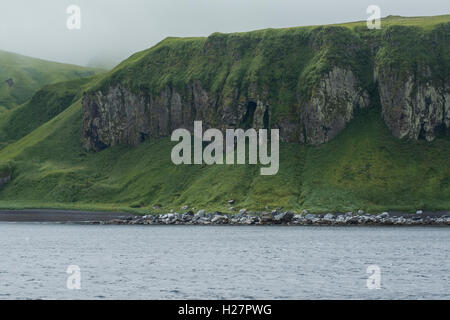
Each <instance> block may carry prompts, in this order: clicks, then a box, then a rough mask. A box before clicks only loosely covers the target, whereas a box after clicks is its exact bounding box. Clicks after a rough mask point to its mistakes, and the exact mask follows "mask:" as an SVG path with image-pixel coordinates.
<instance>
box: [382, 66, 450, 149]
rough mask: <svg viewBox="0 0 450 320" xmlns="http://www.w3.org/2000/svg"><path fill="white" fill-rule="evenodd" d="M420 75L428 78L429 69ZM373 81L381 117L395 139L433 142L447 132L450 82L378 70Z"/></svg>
mask: <svg viewBox="0 0 450 320" xmlns="http://www.w3.org/2000/svg"><path fill="white" fill-rule="evenodd" d="M421 74H422V75H425V76H428V77H430V76H431V72H430V68H425V70H422V72H421ZM375 78H376V80H377V81H378V83H379V92H380V101H381V106H382V116H383V119H384V121H385V122H386V125H387V126H388V127H389V128H390V129H391V131H392V134H393V135H394V136H396V137H397V138H405V137H406V138H410V139H426V140H427V141H433V140H434V139H435V138H436V135H437V134H438V133H440V132H445V131H446V130H448V129H449V128H450V82H446V83H441V84H439V83H436V82H432V81H430V80H428V81H423V80H422V81H421V80H420V79H418V77H417V76H415V75H414V74H410V73H407V74H401V73H400V72H398V71H396V70H391V69H388V68H386V69H381V70H377V71H376V73H375Z"/></svg>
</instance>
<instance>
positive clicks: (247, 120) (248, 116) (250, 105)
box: [242, 101, 256, 129]
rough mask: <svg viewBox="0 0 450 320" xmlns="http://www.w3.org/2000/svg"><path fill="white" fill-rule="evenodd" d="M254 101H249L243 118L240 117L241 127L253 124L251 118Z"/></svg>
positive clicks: (252, 116)
mask: <svg viewBox="0 0 450 320" xmlns="http://www.w3.org/2000/svg"><path fill="white" fill-rule="evenodd" d="M255 111H256V102H253V101H250V102H249V103H248V105H247V110H246V112H245V115H244V118H243V119H242V128H243V129H250V128H251V127H252V126H253V120H254V118H255Z"/></svg>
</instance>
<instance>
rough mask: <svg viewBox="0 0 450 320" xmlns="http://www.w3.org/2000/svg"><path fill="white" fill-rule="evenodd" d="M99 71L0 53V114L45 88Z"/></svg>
mask: <svg viewBox="0 0 450 320" xmlns="http://www.w3.org/2000/svg"><path fill="white" fill-rule="evenodd" d="M99 72H100V70H99V69H92V68H85V67H80V66H75V65H69V64H62V63H56V62H50V61H45V60H40V59H35V58H30V57H26V56H22V55H19V54H15V53H10V52H5V51H1V50H0V112H1V111H5V109H11V108H13V107H15V106H17V105H20V104H22V103H24V102H25V101H27V100H28V99H30V98H31V97H32V96H33V94H34V93H35V92H36V91H37V90H39V89H41V88H42V87H44V86H45V85H48V84H52V83H56V82H61V81H67V80H72V79H78V78H85V77H89V76H92V75H95V74H97V73H99ZM9 79H11V80H12V81H9V83H8V82H6V81H8V80H9Z"/></svg>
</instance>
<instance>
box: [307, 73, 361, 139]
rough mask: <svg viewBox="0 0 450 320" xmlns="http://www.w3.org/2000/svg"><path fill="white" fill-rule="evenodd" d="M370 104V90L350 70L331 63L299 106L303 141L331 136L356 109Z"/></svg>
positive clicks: (343, 126) (339, 129)
mask: <svg viewBox="0 0 450 320" xmlns="http://www.w3.org/2000/svg"><path fill="white" fill-rule="evenodd" d="M368 106H369V94H368V93H367V92H366V91H365V90H364V89H362V88H361V84H360V83H359V81H358V80H357V78H356V77H355V75H354V74H353V72H352V71H350V70H347V69H342V68H339V67H334V68H333V70H331V71H330V72H329V73H328V74H327V75H325V76H324V78H323V79H322V80H321V81H320V83H319V85H318V86H317V88H315V90H314V93H313V96H312V97H311V100H310V101H308V103H306V104H305V105H304V106H303V108H302V114H301V118H302V120H303V121H302V123H301V125H302V126H303V128H304V134H305V136H304V137H303V138H304V143H305V144H321V143H324V142H327V141H330V140H331V139H333V138H334V137H335V136H336V135H337V134H338V133H339V132H340V131H341V130H342V129H344V128H345V126H346V125H347V123H348V122H349V121H350V120H351V119H353V115H354V112H355V110H356V109H358V108H366V107H368Z"/></svg>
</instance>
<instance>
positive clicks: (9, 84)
mask: <svg viewBox="0 0 450 320" xmlns="http://www.w3.org/2000/svg"><path fill="white" fill-rule="evenodd" d="M5 82H6V84H7V85H8V87H10V88H11V87H13V86H14V80H13V79H11V78H9V79H7V80H5Z"/></svg>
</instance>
